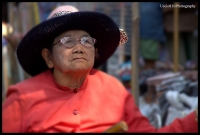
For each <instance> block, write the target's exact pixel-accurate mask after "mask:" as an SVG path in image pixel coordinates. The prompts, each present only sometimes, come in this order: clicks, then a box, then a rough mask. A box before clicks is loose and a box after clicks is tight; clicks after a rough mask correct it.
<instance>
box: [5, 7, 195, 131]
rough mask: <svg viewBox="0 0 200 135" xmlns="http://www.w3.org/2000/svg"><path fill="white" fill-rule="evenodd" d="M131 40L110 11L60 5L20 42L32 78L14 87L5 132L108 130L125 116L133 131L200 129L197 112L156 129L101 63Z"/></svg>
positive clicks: (9, 95)
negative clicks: (103, 70) (199, 127)
mask: <svg viewBox="0 0 200 135" xmlns="http://www.w3.org/2000/svg"><path fill="white" fill-rule="evenodd" d="M126 40H127V36H126V34H125V33H124V32H123V31H122V30H119V29H118V27H117V25H116V24H115V22H114V21H113V20H112V19H111V18H110V17H108V16H106V15H104V14H101V13H96V12H79V11H78V10H77V9H75V8H73V7H71V6H60V7H57V8H56V9H55V10H54V11H53V12H52V14H50V17H49V19H48V20H46V21H44V22H42V23H41V24H39V25H37V26H35V27H34V28H33V29H32V30H30V31H29V32H28V33H27V34H26V35H25V37H24V38H23V39H22V41H21V42H20V44H19V45H18V48H17V57H18V59H19V62H20V64H21V66H22V67H23V68H24V70H25V71H26V72H27V73H29V74H30V75H32V78H30V79H27V80H24V81H22V82H20V83H18V84H16V85H12V86H10V87H9V89H8V92H7V95H6V96H7V97H6V100H5V102H4V103H3V107H2V130H3V132H79V133H80V132H104V131H105V130H106V129H108V128H110V127H112V126H113V125H115V124H116V123H118V122H120V121H125V122H126V123H127V125H128V131H127V132H198V122H197V121H196V120H195V118H196V116H197V115H196V114H195V112H192V113H191V114H189V115H188V116H186V117H185V118H183V119H177V120H175V121H174V122H173V123H172V124H171V125H169V126H167V127H163V128H161V129H155V128H154V127H153V126H152V125H150V124H149V121H148V119H147V118H146V117H144V116H143V115H142V114H141V113H140V111H139V109H138V107H137V106H136V105H135V103H134V99H133V97H132V95H131V94H130V93H129V92H127V90H126V89H125V87H124V86H123V85H122V84H121V83H120V82H119V81H118V80H117V79H116V78H115V77H112V76H110V75H108V74H106V73H104V72H102V71H100V70H98V69H97V68H98V67H99V66H100V65H101V64H103V63H104V62H105V61H106V60H107V59H108V58H109V57H110V56H111V55H112V54H113V53H114V51H115V50H116V48H117V46H118V45H119V44H123V43H125V42H126Z"/></svg>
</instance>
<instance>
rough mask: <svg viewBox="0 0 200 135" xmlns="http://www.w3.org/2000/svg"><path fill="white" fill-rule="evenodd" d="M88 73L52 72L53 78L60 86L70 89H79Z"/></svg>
mask: <svg viewBox="0 0 200 135" xmlns="http://www.w3.org/2000/svg"><path fill="white" fill-rule="evenodd" d="M88 74H89V71H87V72H67V73H62V72H58V71H53V77H54V79H55V81H56V83H58V84H59V85H61V86H65V87H68V88H70V89H75V88H79V87H80V86H81V85H82V84H83V82H84V80H85V79H86V78H87V76H88Z"/></svg>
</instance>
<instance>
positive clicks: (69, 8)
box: [47, 5, 79, 19]
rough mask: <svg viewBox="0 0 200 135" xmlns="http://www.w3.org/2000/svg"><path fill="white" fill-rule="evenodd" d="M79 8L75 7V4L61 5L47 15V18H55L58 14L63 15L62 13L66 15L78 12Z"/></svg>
mask: <svg viewBox="0 0 200 135" xmlns="http://www.w3.org/2000/svg"><path fill="white" fill-rule="evenodd" d="M78 11H79V10H78V9H77V8H76V7H74V6H69V5H64V6H59V7H56V8H55V9H54V10H53V11H52V12H51V14H50V15H49V16H48V17H47V19H50V18H53V17H57V16H62V15H66V14H69V13H72V12H78Z"/></svg>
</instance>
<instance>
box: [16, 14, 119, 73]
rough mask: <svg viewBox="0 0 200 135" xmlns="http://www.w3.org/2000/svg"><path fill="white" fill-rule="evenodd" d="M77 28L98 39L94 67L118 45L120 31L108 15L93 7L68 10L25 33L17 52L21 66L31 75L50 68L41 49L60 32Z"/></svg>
mask: <svg viewBox="0 0 200 135" xmlns="http://www.w3.org/2000/svg"><path fill="white" fill-rule="evenodd" d="M74 29H80V30H84V31H87V32H88V33H89V34H90V35H91V36H92V37H93V38H95V39H96V40H97V42H96V43H95V47H96V48H97V49H98V54H99V56H100V58H99V59H97V60H95V63H94V66H93V67H94V68H98V67H99V66H100V65H102V64H103V63H104V62H105V61H106V60H107V59H108V58H109V57H110V56H111V55H112V54H113V53H114V52H115V50H116V48H117V47H118V44H119V41H120V31H119V28H118V26H117V24H116V23H115V22H114V21H113V20H112V19H111V18H110V17H109V16H107V15H105V14H102V13H98V12H90V11H87V12H74V13H69V14H66V15H63V16H59V17H55V18H52V19H49V20H46V21H44V22H42V23H40V24H38V25H36V26H35V27H33V28H32V29H31V30H30V31H29V32H28V33H27V34H26V35H25V36H24V38H23V39H22V40H21V42H20V43H19V45H18V48H17V52H16V53H17V57H18V60H19V63H20V64H21V66H22V68H23V69H24V70H25V71H26V72H27V73H28V74H30V75H31V76H35V75H37V74H39V73H41V72H43V71H45V70H47V69H48V67H47V65H46V63H45V61H44V59H43V57H42V55H41V51H42V49H43V48H45V47H49V46H51V45H52V43H53V40H54V38H55V37H57V36H58V35H59V34H61V33H63V32H65V31H68V30H74Z"/></svg>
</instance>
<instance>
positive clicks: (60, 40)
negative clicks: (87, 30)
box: [52, 37, 97, 48]
mask: <svg viewBox="0 0 200 135" xmlns="http://www.w3.org/2000/svg"><path fill="white" fill-rule="evenodd" d="M64 38H70V37H63V38H61V39H59V40H58V41H57V42H56V43H54V44H53V45H52V47H53V46H55V45H56V44H58V43H59V42H61V43H62V45H64V43H63V42H64V41H62V40H63V39H64ZM83 38H92V37H82V38H81V39H75V42H76V43H77V41H79V43H80V44H81V45H82V46H84V47H87V46H85V45H83V44H82V43H81V41H82V39H83ZM92 39H93V40H94V44H95V43H96V42H97V40H96V39H95V38H92ZM94 44H93V45H92V46H94ZM75 45H76V44H74V45H73V46H72V47H68V48H73V47H74V46H75ZM92 46H91V47H92ZM87 48H90V47H87Z"/></svg>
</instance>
